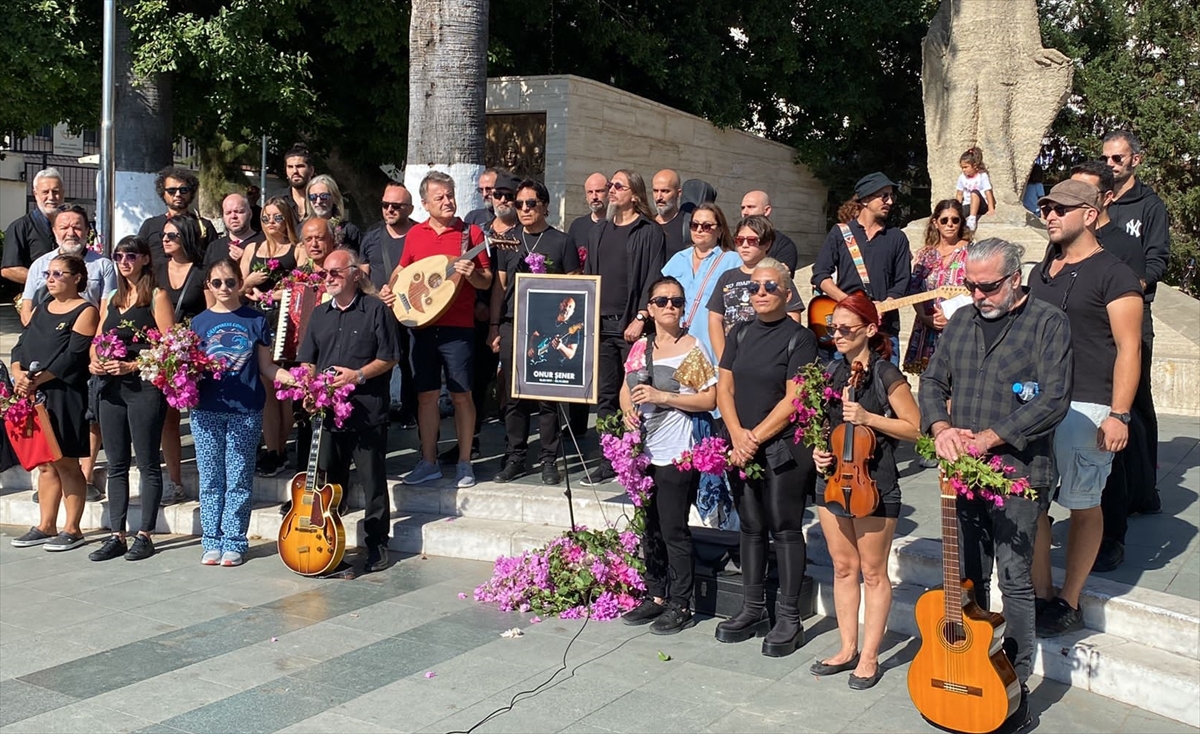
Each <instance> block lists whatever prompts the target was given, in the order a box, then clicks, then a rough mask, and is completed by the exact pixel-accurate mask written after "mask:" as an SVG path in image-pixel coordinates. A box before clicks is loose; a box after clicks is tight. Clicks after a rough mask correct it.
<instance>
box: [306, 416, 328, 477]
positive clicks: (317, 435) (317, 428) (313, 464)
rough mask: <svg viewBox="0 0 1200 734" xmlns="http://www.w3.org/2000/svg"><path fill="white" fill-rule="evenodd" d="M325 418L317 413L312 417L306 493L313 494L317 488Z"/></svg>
mask: <svg viewBox="0 0 1200 734" xmlns="http://www.w3.org/2000/svg"><path fill="white" fill-rule="evenodd" d="M324 422H325V418H324V416H322V415H321V414H320V413H316V414H314V415H313V417H312V444H311V445H310V446H309V449H308V471H307V472H305V474H304V491H306V492H312V491H313V490H315V489H316V488H317V457H319V456H320V455H321V424H322V423H324Z"/></svg>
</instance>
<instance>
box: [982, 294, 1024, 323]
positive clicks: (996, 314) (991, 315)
mask: <svg viewBox="0 0 1200 734" xmlns="http://www.w3.org/2000/svg"><path fill="white" fill-rule="evenodd" d="M1020 298H1021V291H1020V290H1019V289H1017V288H1013V289H1012V290H1011V291H1009V292H1008V295H1007V296H1006V297H1005V298H1004V300H1003V301H1001V302H1000V303H999V304H996V305H991V304H989V306H988V308H989V309H990V310H988V311H984V310H983V307H981V306H978V305H976V306H975V308H976V309H978V310H979V315H980V316H982V317H983V318H985V319H987V320H988V321H995V320H996V319H999V318H1002V317H1004V316H1005V315H1007V314H1008V312H1009V311H1012V309H1013V306H1014V305H1016V303H1017V301H1018V300H1019V299H1020Z"/></svg>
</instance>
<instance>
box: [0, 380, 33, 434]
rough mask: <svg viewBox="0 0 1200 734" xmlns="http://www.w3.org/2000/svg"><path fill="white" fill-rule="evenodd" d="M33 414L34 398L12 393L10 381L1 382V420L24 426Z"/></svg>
mask: <svg viewBox="0 0 1200 734" xmlns="http://www.w3.org/2000/svg"><path fill="white" fill-rule="evenodd" d="M33 412H34V409H33V398H23V397H20V396H19V395H17V394H16V393H14V392H13V391H12V388H11V387H10V386H9V384H8V380H0V420H3V421H5V422H7V423H11V424H13V425H14V426H24V425H25V423H26V422H27V421H28V420H29V417H30V416H31V415H33Z"/></svg>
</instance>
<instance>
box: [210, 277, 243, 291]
mask: <svg viewBox="0 0 1200 734" xmlns="http://www.w3.org/2000/svg"><path fill="white" fill-rule="evenodd" d="M208 284H209V285H210V286H212V289H213V290H214V291H216V290H220V289H221V286H225V287H226V288H228V289H229V290H233V289H234V288H237V284H238V282H237V278H213V279H212V280H210V281H208Z"/></svg>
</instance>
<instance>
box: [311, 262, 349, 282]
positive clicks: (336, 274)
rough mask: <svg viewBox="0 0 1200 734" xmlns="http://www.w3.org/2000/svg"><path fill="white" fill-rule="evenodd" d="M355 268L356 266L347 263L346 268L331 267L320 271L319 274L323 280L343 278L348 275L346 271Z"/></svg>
mask: <svg viewBox="0 0 1200 734" xmlns="http://www.w3.org/2000/svg"><path fill="white" fill-rule="evenodd" d="M353 269H354V266H352V265H347V266H346V267H344V268H330V269H329V270H322V271H318V272H317V275H319V276H321V280H327V279H329V278H334V279H341V278H344V277H346V273H348V272H350V271H351V270H353Z"/></svg>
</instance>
